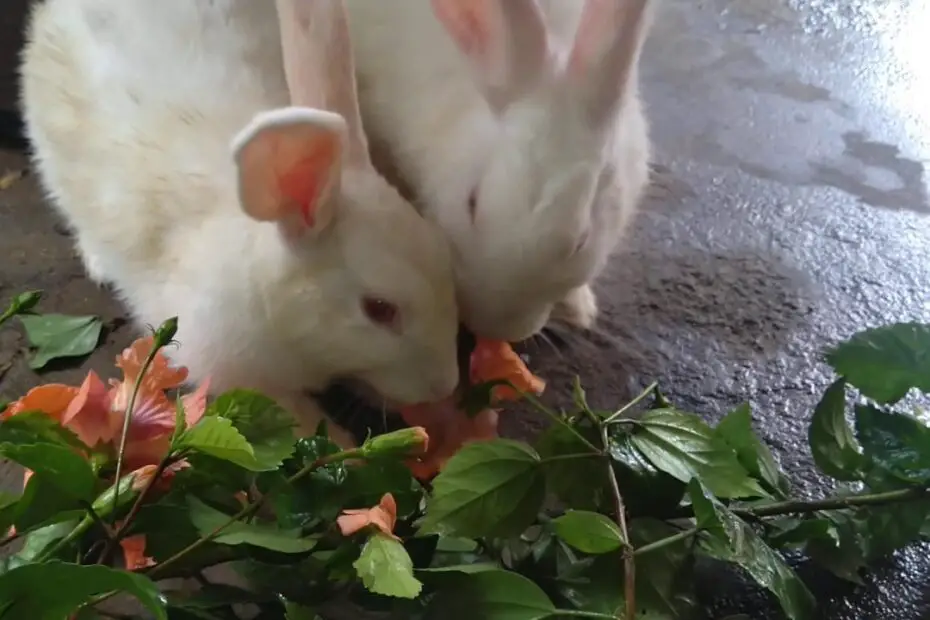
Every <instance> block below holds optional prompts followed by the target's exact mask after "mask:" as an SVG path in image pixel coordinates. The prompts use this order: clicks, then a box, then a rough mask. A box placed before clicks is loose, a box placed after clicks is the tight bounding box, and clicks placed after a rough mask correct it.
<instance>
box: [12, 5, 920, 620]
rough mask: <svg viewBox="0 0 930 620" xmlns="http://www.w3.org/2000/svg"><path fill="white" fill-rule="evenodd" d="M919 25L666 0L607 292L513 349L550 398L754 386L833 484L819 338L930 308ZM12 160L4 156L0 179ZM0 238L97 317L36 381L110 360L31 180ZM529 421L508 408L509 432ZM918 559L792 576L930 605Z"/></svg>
mask: <svg viewBox="0 0 930 620" xmlns="http://www.w3.org/2000/svg"><path fill="white" fill-rule="evenodd" d="M928 32H930V3H927V2H925V1H924V0H666V1H665V3H664V6H663V7H662V8H661V10H660V13H659V16H658V19H657V20H656V26H655V29H654V31H653V36H652V37H651V39H650V41H649V44H648V46H647V51H646V56H645V59H644V82H645V97H646V99H647V101H648V104H649V110H650V117H651V119H652V124H653V136H654V140H655V143H656V152H655V183H654V187H653V189H652V191H651V195H650V199H649V201H648V204H647V205H646V207H645V208H644V210H643V212H642V214H641V216H640V218H639V220H638V223H637V230H636V231H635V233H634V234H633V235H631V237H630V241H629V242H628V243H626V244H625V246H624V249H623V251H622V253H621V254H619V255H618V257H617V258H616V260H614V262H613V263H612V265H611V266H610V268H609V270H608V272H607V273H606V274H605V276H604V278H603V279H602V281H601V282H600V284H599V287H598V288H599V291H600V294H601V299H602V304H603V307H604V315H603V317H602V320H601V323H600V326H599V329H598V331H599V333H598V334H597V335H593V336H590V337H573V338H570V339H569V346H568V347H567V348H566V349H565V350H564V351H563V352H561V353H556V352H554V351H553V350H552V349H551V348H550V347H549V346H548V345H546V344H543V343H539V344H531V345H529V346H527V347H526V352H527V353H528V354H529V355H530V357H531V363H532V365H533V367H534V369H536V370H538V371H539V373H540V374H542V375H543V376H544V377H546V378H547V379H548V380H549V381H550V386H551V387H550V393H549V397H550V398H552V399H554V400H556V401H558V400H560V399H564V398H565V397H566V394H567V387H568V384H569V382H570V380H571V377H572V376H574V375H575V374H576V373H577V374H580V375H581V377H582V380H583V381H584V383H585V385H586V387H587V391H588V395H589V398H590V399H591V400H593V401H594V403H595V404H598V405H602V406H605V407H607V406H611V405H615V404H617V403H618V402H621V401H622V400H623V399H625V398H627V397H628V396H629V395H630V393H631V391H632V390H634V389H636V387H637V386H642V385H645V384H646V383H649V382H650V381H651V380H653V379H659V380H661V381H662V383H663V386H664V389H665V391H666V392H667V393H668V394H669V395H670V396H671V397H672V398H673V399H674V400H675V401H677V403H678V404H679V405H680V406H682V407H683V408H687V409H690V410H692V411H695V412H698V413H701V414H702V415H705V416H706V417H707V418H708V419H717V418H718V417H719V416H721V415H722V414H723V413H724V412H725V411H726V410H727V409H728V408H730V407H731V406H733V405H735V404H737V403H739V402H742V401H746V400H748V401H750V402H751V403H752V405H753V408H754V411H755V415H756V418H757V424H758V429H759V431H760V433H761V434H762V436H763V437H764V438H765V439H766V441H767V442H768V443H769V444H770V445H771V446H772V447H773V449H774V450H775V452H776V454H777V456H778V457H779V459H780V461H781V463H782V465H783V466H784V467H785V469H786V470H787V471H788V472H790V475H791V478H792V479H793V481H794V482H795V483H796V485H797V486H798V488H799V489H800V490H801V491H802V492H803V493H806V494H810V495H812V496H814V495H821V494H823V493H825V492H827V491H828V490H829V489H828V488H826V487H825V486H824V485H825V481H824V480H823V479H821V478H820V477H819V476H818V475H817V474H816V473H815V472H814V471H813V469H812V462H811V458H810V455H809V451H808V449H807V445H806V435H807V433H806V429H807V422H808V420H809V417H810V413H811V410H812V407H813V405H814V403H815V402H816V400H817V398H818V396H819V394H820V393H821V392H822V390H823V388H824V387H825V386H826V385H827V384H828V383H829V381H830V375H829V369H828V368H827V367H826V366H825V365H824V364H823V363H822V362H821V360H820V351H821V350H822V348H823V347H824V346H825V345H828V344H830V343H833V342H835V341H837V340H839V339H841V338H843V337H845V336H847V335H849V334H851V333H853V332H854V331H856V330H858V329H860V328H862V327H866V326H875V325H880V324H883V323H887V322H891V321H897V320H912V319H914V320H924V321H930V199H928V190H930V184H928V180H927V172H926V170H927V162H928V161H930V60H928V59H930V36H928V34H927V33H928ZM25 166H26V162H25V158H24V157H23V156H22V154H21V153H17V152H14V151H0V174H2V172H3V171H4V170H7V169H10V170H15V169H20V168H23V167H25ZM0 231H2V232H0V248H2V249H0V253H2V255H3V256H4V265H3V269H2V270H0V272H2V273H0V297H2V298H3V299H7V298H9V297H10V296H11V295H13V294H14V293H16V292H19V291H21V290H23V289H26V288H43V289H45V290H46V291H47V297H46V300H45V301H44V302H43V305H42V308H43V309H44V310H46V311H53V310H54V311H60V312H67V313H98V314H101V315H102V316H104V318H105V319H106V320H107V321H108V323H107V325H108V328H109V329H108V335H107V337H106V346H105V347H104V348H101V349H99V350H98V351H97V352H96V353H94V355H93V356H92V357H91V358H90V360H88V362H87V363H86V364H85V366H84V368H83V369H81V370H78V371H74V370H70V371H60V372H55V373H51V374H49V375H47V377H46V378H45V379H44V380H59V379H61V380H67V381H78V380H79V378H80V376H81V375H82V374H83V372H84V370H86V368H87V367H94V368H96V369H98V370H100V371H102V372H105V373H111V370H110V367H111V360H112V358H113V355H114V353H115V351H117V350H118V349H119V348H120V347H122V346H124V345H125V344H126V343H128V342H129V341H130V340H131V338H132V337H133V334H132V331H131V328H129V327H128V326H126V323H125V319H124V313H123V310H122V309H121V308H120V307H119V305H118V304H116V303H115V302H114V301H113V300H112V299H111V298H110V296H109V295H108V294H107V293H106V292H105V291H101V290H98V289H96V288H95V287H94V286H93V285H91V284H90V283H88V282H87V281H86V280H85V279H84V278H83V275H82V271H81V267H80V265H79V263H78V262H77V261H76V260H75V258H74V256H73V253H72V250H71V246H70V242H69V240H68V238H67V237H66V236H65V235H64V234H63V231H62V229H61V227H60V226H59V225H58V224H57V223H56V220H55V218H54V217H53V216H52V215H51V214H50V212H49V211H48V209H47V208H46V207H45V205H44V204H43V200H42V198H41V196H40V194H39V192H38V191H37V189H36V187H35V183H34V179H32V178H29V177H28V176H27V177H26V178H24V179H23V180H21V181H20V182H17V183H15V184H13V185H12V186H11V187H10V188H9V189H6V190H4V191H0ZM23 345H24V341H23V340H22V338H21V337H20V335H19V334H18V333H17V332H16V330H4V331H3V332H2V333H0V372H2V373H4V375H5V376H4V377H3V382H2V384H0V388H2V392H3V393H4V394H5V395H11V396H15V395H17V394H19V393H21V392H22V391H23V390H24V389H25V388H27V387H29V386H30V385H32V384H33V383H35V382H36V381H37V380H38V378H37V377H35V376H34V375H33V374H31V373H30V372H29V371H28V369H26V367H25V364H24V363H23V362H22V356H21V355H20V350H21V348H22V346H23ZM540 424H541V421H540V420H536V419H534V418H531V417H530V418H527V417H525V416H520V417H519V418H516V417H514V418H511V419H509V420H506V421H505V427H506V429H507V430H508V431H509V432H510V433H512V434H526V433H528V432H532V431H533V430H534V429H535V428H538V426H539V425H540ZM928 551H930V547H928V545H925V544H921V545H915V546H913V547H912V548H910V549H907V550H905V551H902V552H900V553H898V554H896V555H895V556H894V557H893V558H890V559H889V560H888V561H886V562H884V563H883V564H881V565H880V566H877V567H875V568H874V570H872V571H871V572H870V573H869V574H868V575H867V576H866V585H865V586H863V587H859V588H853V587H851V586H846V585H843V584H838V583H836V582H835V581H833V580H832V579H828V578H826V577H825V576H823V575H820V574H818V573H812V574H809V573H807V572H805V574H806V575H808V574H809V576H810V584H811V587H812V589H813V590H814V591H815V593H816V594H817V597H818V599H819V600H820V601H821V602H822V603H821V607H822V610H823V611H822V615H821V617H822V618H824V619H827V618H829V619H830V620H868V619H876V620H879V619H881V620H890V619H892V618H894V619H899V620H918V619H919V618H925V617H930V554H928ZM704 580H705V581H706V583H702V584H701V585H702V587H701V588H700V589H701V591H702V592H704V593H705V594H704V598H705V601H704V602H705V603H706V606H707V610H708V618H712V619H721V618H724V617H726V616H728V615H730V614H736V613H744V614H747V615H748V617H749V618H752V619H753V620H764V619H768V618H773V619H774V618H779V617H781V616H780V614H779V613H778V611H777V609H776V608H775V607H774V606H773V605H772V604H771V601H770V600H769V599H768V598H767V597H766V596H764V595H763V594H762V593H760V592H759V591H758V590H757V589H755V588H753V587H749V586H747V585H746V584H744V583H742V582H740V581H739V580H737V579H731V580H719V579H717V576H716V575H713V576H704ZM724 583H726V584H728V585H723V584H724ZM704 586H706V587H704Z"/></svg>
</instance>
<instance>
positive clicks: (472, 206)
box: [468, 189, 478, 222]
mask: <svg viewBox="0 0 930 620" xmlns="http://www.w3.org/2000/svg"><path fill="white" fill-rule="evenodd" d="M477 212H478V190H477V189H473V190H471V193H470V194H469V195H468V215H469V217H471V221H472V222H474V221H475V214H476V213H477Z"/></svg>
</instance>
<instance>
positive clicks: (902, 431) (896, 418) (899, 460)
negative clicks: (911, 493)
mask: <svg viewBox="0 0 930 620" xmlns="http://www.w3.org/2000/svg"><path fill="white" fill-rule="evenodd" d="M856 433H857V435H858V436H859V442H860V443H861V444H862V449H863V452H864V454H865V457H866V458H867V459H868V460H869V461H870V462H871V463H872V464H874V465H875V466H876V467H878V468H880V469H881V470H882V471H884V472H886V473H888V474H891V475H892V476H895V477H897V478H898V479H900V480H903V481H905V482H907V483H910V484H927V483H928V482H930V428H928V427H927V426H925V425H924V424H922V423H921V422H920V421H919V420H917V419H916V418H914V417H913V416H909V415H907V414H903V413H895V412H890V411H889V412H883V411H879V410H878V409H876V408H874V407H871V406H857V407H856Z"/></svg>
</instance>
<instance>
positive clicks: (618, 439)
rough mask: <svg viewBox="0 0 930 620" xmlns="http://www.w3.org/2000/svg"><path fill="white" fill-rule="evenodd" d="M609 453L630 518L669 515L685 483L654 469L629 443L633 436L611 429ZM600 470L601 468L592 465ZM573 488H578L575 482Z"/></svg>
mask: <svg viewBox="0 0 930 620" xmlns="http://www.w3.org/2000/svg"><path fill="white" fill-rule="evenodd" d="M608 443H609V446H608V452H609V454H610V458H611V461H612V465H613V469H614V475H616V477H617V484H618V485H619V487H620V489H621V491H622V492H623V500H624V505H625V506H626V509H627V512H628V513H629V514H630V515H631V516H634V517H635V516H645V515H650V516H656V515H665V514H669V512H670V511H673V510H674V509H675V508H677V506H678V504H679V503H680V502H681V498H682V497H684V494H685V488H686V486H685V483H684V482H682V481H680V480H678V479H677V478H674V477H673V476H670V475H668V474H667V473H665V472H664V471H660V470H658V469H656V468H655V467H654V466H653V465H652V463H650V462H649V460H648V459H647V458H646V457H645V456H643V454H642V453H641V452H640V451H639V450H638V449H637V448H636V446H634V445H633V443H632V436H631V435H630V434H629V433H627V432H625V431H620V430H619V427H617V426H614V427H613V428H612V429H611V430H610V436H609V437H608ZM595 463H596V464H597V466H598V467H599V468H600V469H603V464H602V463H600V462H599V461H595ZM576 486H586V485H578V484H577V481H576Z"/></svg>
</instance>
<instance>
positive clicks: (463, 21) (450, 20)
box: [433, 0, 491, 60]
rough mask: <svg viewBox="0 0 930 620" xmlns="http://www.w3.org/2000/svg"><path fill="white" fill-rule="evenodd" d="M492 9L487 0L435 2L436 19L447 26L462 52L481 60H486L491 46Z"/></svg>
mask: <svg viewBox="0 0 930 620" xmlns="http://www.w3.org/2000/svg"><path fill="white" fill-rule="evenodd" d="M490 9H491V7H490V6H489V3H488V2H487V1H485V0H471V1H470V2H457V1H452V0H433V11H434V12H435V14H436V17H437V18H438V19H439V21H441V22H442V23H443V25H445V27H446V30H448V32H449V34H450V35H451V36H452V37H453V38H454V39H455V41H456V43H458V45H459V47H460V48H461V50H462V51H463V52H464V53H465V54H467V55H469V56H471V57H473V58H478V59H481V60H484V56H485V55H486V54H487V50H488V46H489V45H490V32H489V25H490V24H489V21H490V19H489V17H490V16H489V15H488V12H489V11H490Z"/></svg>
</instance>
